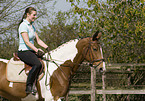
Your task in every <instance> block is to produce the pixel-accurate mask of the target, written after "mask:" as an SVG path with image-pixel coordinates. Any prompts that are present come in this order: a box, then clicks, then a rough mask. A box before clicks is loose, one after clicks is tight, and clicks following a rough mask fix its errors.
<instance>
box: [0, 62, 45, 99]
mask: <svg viewBox="0 0 145 101" xmlns="http://www.w3.org/2000/svg"><path fill="white" fill-rule="evenodd" d="M6 65H7V61H6V60H2V59H1V60H0V96H2V97H5V98H7V99H9V100H11V101H21V98H24V97H26V96H27V95H26V93H25V88H26V83H13V85H12V87H10V86H9V84H10V82H9V81H8V80H7V79H6ZM37 89H38V96H39V99H38V100H37V101H44V98H42V95H41V89H40V84H39V82H38V83H37Z"/></svg>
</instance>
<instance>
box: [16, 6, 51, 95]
mask: <svg viewBox="0 0 145 101" xmlns="http://www.w3.org/2000/svg"><path fill="white" fill-rule="evenodd" d="M36 15H37V11H36V9H35V8H33V7H28V8H27V9H26V10H25V13H24V15H23V18H22V21H21V22H20V24H19V29H18V31H19V49H18V57H19V58H20V60H22V61H23V62H24V63H26V64H28V65H30V66H32V69H31V70H30V72H29V75H28V77H27V81H26V93H32V92H33V89H32V88H33V84H34V82H35V81H37V79H38V75H39V72H40V70H41V67H42V64H41V62H40V61H39V59H38V57H39V58H41V57H42V56H43V55H44V52H43V51H42V50H41V49H38V48H36V47H35V46H34V39H35V41H36V42H37V43H38V44H39V45H40V46H42V47H44V48H45V49H46V50H47V51H48V52H49V48H48V46H47V45H46V44H45V43H44V42H43V41H42V40H41V39H40V38H39V37H38V35H37V33H36V29H35V27H34V26H33V22H34V21H35V19H36Z"/></svg>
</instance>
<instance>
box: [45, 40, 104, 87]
mask: <svg viewBox="0 0 145 101" xmlns="http://www.w3.org/2000/svg"><path fill="white" fill-rule="evenodd" d="M91 43H92V42H91V39H89V45H88V46H87V47H86V48H85V49H86V51H85V49H83V52H82V57H83V59H82V61H83V60H84V59H85V58H86V55H87V53H88V52H89V57H90V62H89V66H91V67H94V68H97V67H98V66H99V65H100V64H101V63H102V62H105V59H94V56H93V52H92V50H91ZM99 49H100V48H99ZM89 50H90V51H89ZM49 56H50V59H46V58H43V60H45V61H46V65H47V72H46V81H45V85H46V86H48V85H49V84H47V74H48V73H49V71H48V62H52V63H54V64H55V65H56V66H57V67H58V68H59V69H60V70H61V72H62V73H63V74H64V75H65V76H66V78H68V81H70V78H69V76H68V75H66V73H65V72H64V71H63V70H62V69H61V68H60V67H59V65H58V63H56V62H55V61H59V60H53V59H52V57H51V55H50V54H49ZM91 56H92V58H93V61H91ZM94 62H99V63H98V64H97V65H93V63H94ZM73 64H74V66H73V67H70V66H65V65H62V64H60V65H61V66H64V67H70V68H71V74H72V72H73V68H74V67H75V65H78V66H80V65H81V64H82V63H81V64H77V63H73ZM49 76H50V73H49Z"/></svg>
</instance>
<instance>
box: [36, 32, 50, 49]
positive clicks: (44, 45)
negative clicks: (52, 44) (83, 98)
mask: <svg viewBox="0 0 145 101" xmlns="http://www.w3.org/2000/svg"><path fill="white" fill-rule="evenodd" d="M35 35H36V41H37V43H38V44H39V45H40V46H42V47H44V48H45V49H46V48H47V47H48V46H47V45H46V44H45V43H44V42H43V41H42V40H41V39H40V38H39V37H38V34H37V33H36V32H35Z"/></svg>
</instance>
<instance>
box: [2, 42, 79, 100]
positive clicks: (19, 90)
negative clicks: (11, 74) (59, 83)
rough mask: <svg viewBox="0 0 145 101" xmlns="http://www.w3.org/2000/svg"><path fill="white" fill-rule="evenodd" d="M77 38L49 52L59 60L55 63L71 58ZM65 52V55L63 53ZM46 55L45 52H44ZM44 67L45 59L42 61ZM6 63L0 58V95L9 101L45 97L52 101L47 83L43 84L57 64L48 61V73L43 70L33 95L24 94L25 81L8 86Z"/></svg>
mask: <svg viewBox="0 0 145 101" xmlns="http://www.w3.org/2000/svg"><path fill="white" fill-rule="evenodd" d="M77 41H78V39H74V40H70V41H69V42H67V43H65V44H63V45H61V46H59V47H58V48H56V49H54V50H52V51H50V54H51V56H52V58H53V59H55V60H61V61H56V63H57V64H63V63H64V61H65V60H68V59H73V57H74V56H75V54H76V53H77V50H76V49H75V48H74V47H75V45H76V43H77ZM63 53H65V55H64V54H63ZM45 55H46V56H47V54H45ZM44 64H45V67H47V66H46V64H47V63H46V61H44ZM6 65H7V61H3V60H0V78H1V79H0V96H2V97H5V98H7V99H9V100H11V101H36V100H37V101H43V100H44V99H43V98H45V101H52V100H53V96H52V94H51V92H50V90H49V85H48V86H45V82H46V81H47V82H49V78H50V75H52V73H53V71H54V70H55V69H57V66H56V65H55V64H54V63H52V62H49V64H48V65H49V66H48V67H49V68H48V71H49V74H50V75H48V73H47V71H46V70H45V75H44V77H43V78H42V79H41V80H40V81H39V82H38V83H37V84H38V87H37V90H38V96H39V98H38V99H37V96H36V97H35V96H33V95H31V94H29V95H26V93H25V88H26V83H13V87H9V84H10V82H9V81H8V80H7V79H6ZM58 100H60V99H58Z"/></svg>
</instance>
